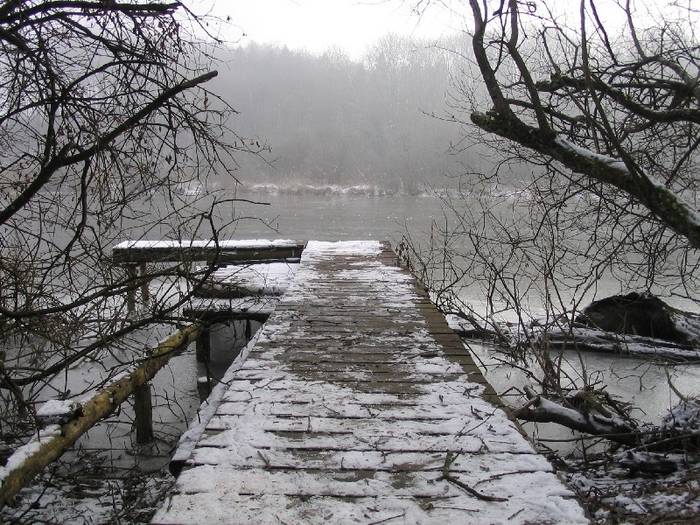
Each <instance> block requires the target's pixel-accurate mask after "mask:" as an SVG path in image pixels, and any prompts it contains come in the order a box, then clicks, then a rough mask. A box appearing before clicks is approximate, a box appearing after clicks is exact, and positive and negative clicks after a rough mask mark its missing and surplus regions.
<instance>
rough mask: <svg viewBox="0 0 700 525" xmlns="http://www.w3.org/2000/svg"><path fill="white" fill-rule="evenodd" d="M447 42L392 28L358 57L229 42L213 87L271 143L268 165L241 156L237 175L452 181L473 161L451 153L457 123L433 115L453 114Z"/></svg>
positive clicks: (252, 136)
mask: <svg viewBox="0 0 700 525" xmlns="http://www.w3.org/2000/svg"><path fill="white" fill-rule="evenodd" d="M444 47H446V46H437V45H435V44H430V43H427V42H421V41H416V40H411V39H408V38H405V37H399V36H394V35H389V36H386V37H384V38H383V39H381V40H380V41H379V42H378V43H377V44H376V45H375V46H373V47H372V48H371V49H369V50H368V51H367V53H366V55H365V56H364V58H363V60H362V61H359V62H358V61H352V60H350V59H349V58H348V57H347V56H345V55H344V54H343V53H342V52H338V51H335V52H334V51H330V52H327V53H325V54H323V55H321V56H316V55H312V54H310V53H306V52H299V51H290V50H289V49H286V48H276V47H270V46H261V45H255V44H251V45H248V46H246V47H241V48H238V49H228V50H227V51H226V54H225V55H224V56H221V57H219V58H221V60H222V64H220V65H219V77H218V78H217V79H216V81H215V82H216V85H214V86H212V88H213V91H215V92H218V93H221V94H222V95H223V96H224V97H225V98H226V99H227V100H228V101H229V102H230V103H231V104H232V105H233V106H234V108H235V109H236V110H237V111H238V112H239V115H238V116H237V118H236V119H235V120H234V122H232V123H231V127H233V128H234V129H235V130H236V132H237V133H239V134H240V135H241V136H245V137H247V138H248V141H249V142H250V143H251V144H256V143H260V144H261V145H263V146H264V145H268V146H269V148H270V150H269V151H265V152H264V157H265V159H266V160H267V161H268V162H269V164H267V163H266V162H263V161H262V160H261V159H258V158H255V157H253V156H249V155H242V156H240V170H239V171H238V177H239V179H240V180H241V182H243V183H244V185H246V186H249V187H250V186H254V185H262V184H269V185H271V187H273V188H274V187H279V188H280V189H294V188H299V187H300V186H303V185H312V186H323V185H340V186H344V187H347V186H367V187H368V188H369V189H375V188H376V191H377V192H389V193H394V192H401V193H420V192H423V191H424V190H425V189H426V186H427V185H430V186H437V187H443V186H445V185H449V184H450V182H449V179H448V176H454V175H457V174H459V173H460V172H462V171H464V170H465V168H464V166H463V165H464V164H465V163H467V164H469V159H465V155H464V154H461V155H454V154H451V153H450V152H449V150H450V145H451V144H452V143H455V142H456V141H458V138H459V127H458V126H457V125H455V124H453V123H448V122H445V121H443V120H440V119H439V118H435V117H433V116H431V114H433V113H434V114H435V115H437V116H442V115H445V114H446V112H447V111H448V104H447V98H448V93H449V91H450V78H451V77H452V76H453V74H454V70H455V69H456V66H455V65H454V62H455V58H454V57H455V55H454V54H452V53H449V52H447V51H444V49H443V48H444ZM470 156H471V155H470ZM370 191H372V190H370Z"/></svg>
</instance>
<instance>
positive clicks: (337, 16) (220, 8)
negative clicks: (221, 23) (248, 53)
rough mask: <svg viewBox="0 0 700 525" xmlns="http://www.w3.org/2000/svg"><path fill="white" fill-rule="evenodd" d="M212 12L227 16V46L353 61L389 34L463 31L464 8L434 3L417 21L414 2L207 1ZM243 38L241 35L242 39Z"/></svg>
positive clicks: (433, 34) (432, 34)
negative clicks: (337, 54)
mask: <svg viewBox="0 0 700 525" xmlns="http://www.w3.org/2000/svg"><path fill="white" fill-rule="evenodd" d="M209 1H210V2H211V5H212V6H213V7H212V12H213V13H214V14H216V15H217V16H220V17H223V18H226V17H230V18H231V22H232V23H233V27H229V28H227V29H225V30H224V32H223V34H222V35H221V37H222V38H224V39H225V40H229V41H239V42H240V43H247V42H250V41H255V42H259V43H266V44H275V45H282V46H284V45H286V46H287V47H289V48H292V49H306V50H308V51H311V52H313V53H316V54H318V53H322V52H323V51H325V50H326V49H328V48H333V47H336V48H340V49H342V50H343V51H344V52H345V53H346V54H348V55H349V56H350V57H351V58H354V59H357V58H360V57H361V56H362V54H363V53H364V51H365V50H366V49H367V47H369V46H370V45H372V44H374V43H375V42H376V41H377V40H378V39H379V38H380V37H381V36H383V35H385V34H387V33H397V34H400V35H407V36H413V37H417V38H428V39H434V38H439V37H441V36H445V35H449V34H453V33H455V32H457V31H459V30H461V29H463V27H464V14H465V11H464V5H465V4H461V7H462V12H461V13H458V12H456V11H454V10H452V9H449V8H447V7H446V6H445V5H444V4H441V3H440V2H433V3H432V4H431V5H430V6H429V7H428V8H427V9H426V10H425V11H424V12H423V13H422V14H421V15H420V16H419V15H418V14H417V13H416V12H415V11H414V9H413V7H414V6H415V5H416V4H417V3H418V2H416V1H413V0H406V1H404V0H236V1H235V2H234V1H230V0H226V1H223V0H209ZM243 33H245V36H242V35H243Z"/></svg>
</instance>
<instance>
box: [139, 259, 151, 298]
mask: <svg viewBox="0 0 700 525" xmlns="http://www.w3.org/2000/svg"><path fill="white" fill-rule="evenodd" d="M147 271H148V269H147V268H146V263H141V278H142V279H144V281H143V283H142V284H141V302H142V303H143V304H144V305H147V304H148V303H149V302H150V301H151V291H150V290H149V289H148V285H149V284H150V281H149V280H148V279H146V278H145V277H146V274H147Z"/></svg>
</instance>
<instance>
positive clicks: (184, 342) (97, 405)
mask: <svg viewBox="0 0 700 525" xmlns="http://www.w3.org/2000/svg"><path fill="white" fill-rule="evenodd" d="M200 330H201V328H200V327H199V326H198V325H189V326H187V327H186V328H183V329H182V330H179V331H178V332H176V333H174V334H173V335H171V336H170V337H168V339H166V340H165V341H163V342H162V343H160V344H159V345H158V346H157V347H156V348H154V349H153V350H151V352H149V354H148V355H147V356H146V357H145V358H144V360H143V362H142V363H141V364H139V365H138V366H137V367H136V368H135V369H134V370H133V371H132V372H131V373H129V374H128V375H126V376H124V377H122V378H120V379H119V380H117V381H115V382H114V383H112V384H111V385H109V386H108V387H106V388H104V389H103V390H101V391H100V392H98V393H97V394H96V395H95V396H94V397H93V398H92V399H90V400H89V401H87V402H85V403H83V405H82V407H81V408H82V409H81V414H80V416H79V417H77V418H76V419H74V420H72V421H69V422H68V423H65V424H63V425H61V426H60V432H56V433H55V434H54V435H49V436H43V437H42V438H41V441H38V439H37V438H36V437H35V438H34V439H33V440H32V441H31V442H30V443H28V444H27V445H25V446H24V447H31V448H32V449H33V451H32V452H30V453H27V454H26V459H25V460H24V461H22V462H21V463H19V464H18V465H17V466H16V467H10V469H9V471H7V472H6V473H5V475H4V477H3V478H2V485H0V509H2V508H3V507H4V506H5V505H7V504H9V503H11V502H12V500H13V499H14V497H15V495H16V494H17V493H18V492H19V491H20V489H22V487H24V486H25V485H26V484H27V483H29V482H30V481H31V480H32V479H33V478H34V476H36V475H37V474H38V473H39V472H41V471H42V470H43V468H44V467H45V466H46V465H48V464H49V463H51V462H52V461H54V460H56V459H58V458H59V457H60V456H61V455H62V454H63V453H64V452H65V451H66V450H67V449H68V448H69V447H70V446H71V445H73V443H75V442H76V441H77V439H78V438H79V437H80V436H81V435H83V434H84V433H85V432H87V431H88V430H89V429H90V428H91V427H92V426H93V425H95V423H97V422H98V421H100V420H101V419H103V418H105V417H106V416H108V415H109V414H111V413H112V412H113V411H114V410H115V409H116V408H117V407H118V406H119V405H120V404H121V403H123V402H124V401H125V400H126V399H127V398H128V397H129V396H130V395H131V394H133V393H134V392H135V391H136V390H137V389H138V388H139V387H141V386H142V385H145V384H147V383H148V381H150V380H151V379H152V378H153V376H155V375H156V372H158V370H160V369H161V368H162V367H163V366H164V365H165V364H166V363H167V362H168V360H169V359H170V358H171V357H172V356H173V355H175V354H177V353H178V352H179V351H180V350H182V349H183V348H186V347H187V346H188V345H189V344H190V343H192V342H194V341H195V340H196V339H197V337H198V336H199V333H200ZM24 447H22V448H24Z"/></svg>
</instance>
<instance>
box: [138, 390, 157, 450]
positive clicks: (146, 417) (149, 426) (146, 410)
mask: <svg viewBox="0 0 700 525" xmlns="http://www.w3.org/2000/svg"><path fill="white" fill-rule="evenodd" d="M134 416H135V421H134V424H135V426H136V443H138V444H139V445H143V444H145V443H151V442H152V441H153V403H152V402H151V385H150V383H144V384H143V385H140V386H138V387H136V388H135V389H134Z"/></svg>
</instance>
